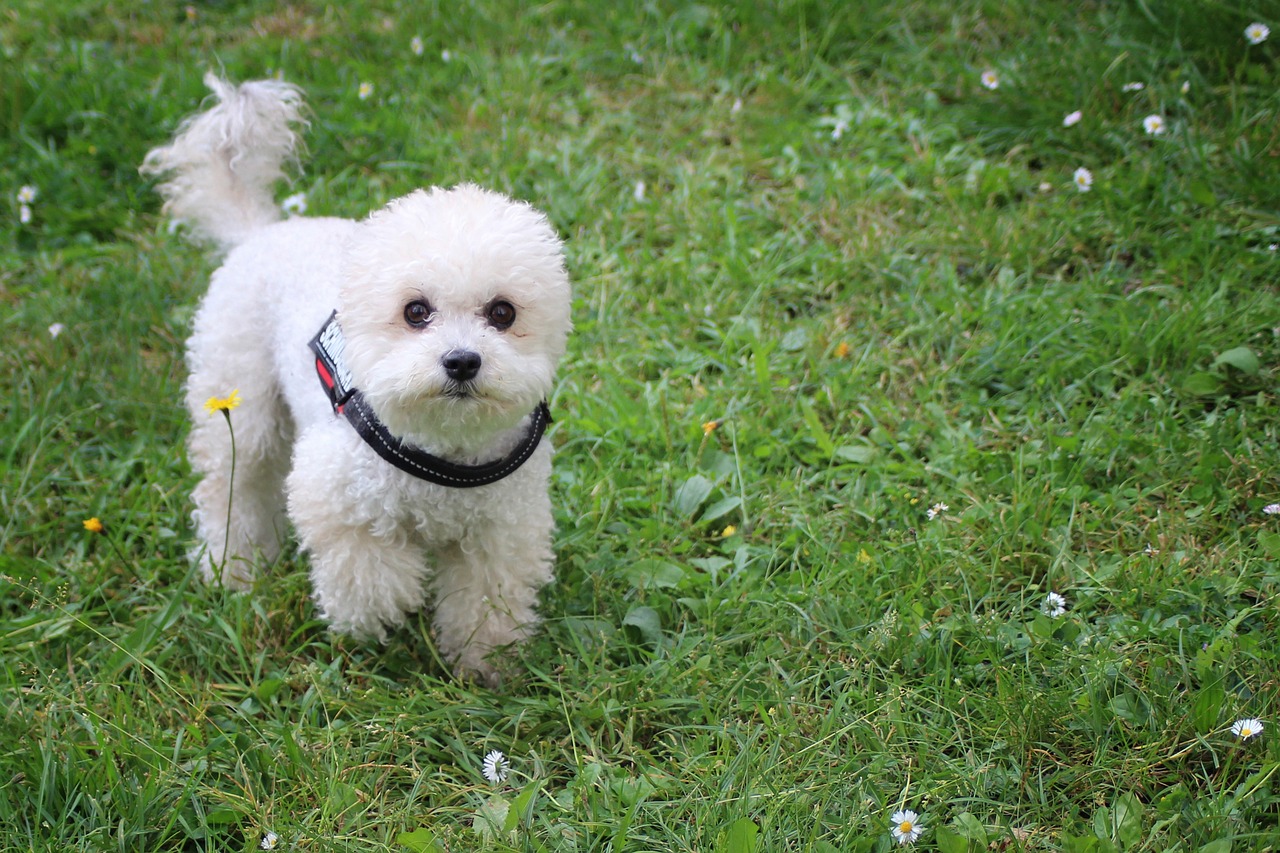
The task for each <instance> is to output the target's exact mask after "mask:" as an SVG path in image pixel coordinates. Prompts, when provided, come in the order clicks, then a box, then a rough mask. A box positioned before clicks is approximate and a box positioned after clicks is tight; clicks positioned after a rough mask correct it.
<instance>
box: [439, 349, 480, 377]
mask: <svg viewBox="0 0 1280 853" xmlns="http://www.w3.org/2000/svg"><path fill="white" fill-rule="evenodd" d="M440 364H441V366H442V367H444V372H445V373H446V374H448V376H449V378H450V379H452V380H453V381H454V382H466V381H467V380H468V379H474V378H475V376H476V374H477V373H479V372H480V353H478V352H472V351H471V350H469V349H451V350H449V351H448V352H447V353H445V354H444V358H442V359H440Z"/></svg>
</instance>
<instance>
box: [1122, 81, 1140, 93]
mask: <svg viewBox="0 0 1280 853" xmlns="http://www.w3.org/2000/svg"><path fill="white" fill-rule="evenodd" d="M1145 88H1147V84H1146V83H1139V82H1138V81H1137V80H1134V81H1133V82H1132V83H1125V84H1124V85H1123V86H1121V87H1120V91H1121V92H1141V91H1142V90H1143V89H1145Z"/></svg>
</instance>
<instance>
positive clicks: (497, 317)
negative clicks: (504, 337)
mask: <svg viewBox="0 0 1280 853" xmlns="http://www.w3.org/2000/svg"><path fill="white" fill-rule="evenodd" d="M485 316H486V317H488V318H489V324H490V325H491V326H493V327H494V328H495V329H497V330H499V331H501V330H503V329H509V328H511V324H512V323H514V322H515V321H516V307H515V306H514V305H512V304H511V303H510V302H507V301H506V300H505V299H498V300H495V301H494V302H490V303H489V307H488V308H486V309H485Z"/></svg>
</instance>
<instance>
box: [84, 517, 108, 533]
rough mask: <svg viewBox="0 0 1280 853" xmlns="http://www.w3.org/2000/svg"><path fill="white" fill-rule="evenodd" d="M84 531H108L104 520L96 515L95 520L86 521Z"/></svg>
mask: <svg viewBox="0 0 1280 853" xmlns="http://www.w3.org/2000/svg"><path fill="white" fill-rule="evenodd" d="M84 529H85V530H87V531H89V532H90V533H101V532H102V531H104V530H106V526H105V525H104V524H103V523H102V519H100V518H98V517H97V516H96V515H95V516H94V517H93V518H87V519H85V522H84Z"/></svg>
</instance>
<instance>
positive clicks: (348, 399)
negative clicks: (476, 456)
mask: <svg viewBox="0 0 1280 853" xmlns="http://www.w3.org/2000/svg"><path fill="white" fill-rule="evenodd" d="M337 318H338V312H337V311H335V312H333V313H332V314H330V315H329V319H328V320H326V321H325V324H324V325H323V326H321V327H320V331H319V332H317V333H316V336H315V337H314V338H312V339H311V344H310V346H311V351H312V352H314V353H315V355H316V375H317V376H319V377H320V384H321V385H322V386H324V390H325V393H326V394H327V395H328V396H329V402H330V403H332V404H333V411H334V413H335V414H339V415H342V416H344V417H345V418H346V419H347V421H348V422H349V423H350V424H351V425H352V426H353V427H355V430H356V433H357V434H358V435H359V436H360V438H362V439H363V440H364V443H365V444H367V445H369V446H370V447H372V448H373V450H374V452H375V453H377V454H378V455H379V456H381V457H382V458H383V459H385V460H386V461H388V462H390V463H391V464H392V465H394V466H396V467H397V468H399V469H400V470H401V471H404V472H406V473H408V474H412V475H413V476H415V477H417V478H418V479H420V480H426V481H428V482H431V483H435V484H436V485H439V486H450V487H453V488H458V489H467V488H472V487H475V486H486V485H488V484H489V483H496V482H497V481H498V480H501V479H502V478H503V477H506V476H507V475H508V474H510V473H511V472H513V471H515V470H516V469H517V468H519V467H520V466H521V465H523V464H524V463H525V462H526V461H527V460H528V459H529V457H530V456H532V455H533V451H534V450H536V449H537V447H538V442H540V441H541V440H542V434H543V433H544V432H545V431H546V429H547V424H549V423H551V410H550V409H549V408H547V402H546V401H545V400H543V401H542V402H541V403H539V404H538V407H537V408H536V409H534V410H533V414H532V416H531V417H530V419H529V428H528V429H527V430H526V431H525V436H524V438H523V439H522V440H521V442H520V444H519V445H517V446H516V448H515V449H514V450H512V451H511V452H510V453H508V454H507V455H506V456H504V457H503V458H501V459H497V460H494V461H493V462H486V463H484V464H483V465H459V464H457V463H454V462H450V461H449V460H447V459H441V458H440V457H439V456H435V455H432V454H430V453H427V452H426V451H425V450H423V449H422V448H420V447H414V446H413V445H412V444H405V443H404V442H402V441H401V440H400V439H398V438H396V437H395V436H394V435H392V434H391V432H390V430H388V429H387V427H386V425H384V424H383V423H382V421H380V420H378V416H377V415H375V414H374V413H373V409H372V408H370V407H369V403H368V402H367V401H366V400H365V399H364V395H363V394H362V393H360V390H359V389H358V388H356V387H355V386H354V384H353V382H352V379H351V373H350V372H349V371H348V370H347V366H346V363H345V362H344V361H343V352H344V350H345V348H346V341H345V340H344V339H343V337H342V330H341V329H340V328H339V327H338V319H337Z"/></svg>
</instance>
